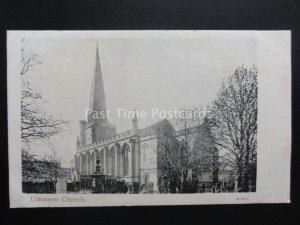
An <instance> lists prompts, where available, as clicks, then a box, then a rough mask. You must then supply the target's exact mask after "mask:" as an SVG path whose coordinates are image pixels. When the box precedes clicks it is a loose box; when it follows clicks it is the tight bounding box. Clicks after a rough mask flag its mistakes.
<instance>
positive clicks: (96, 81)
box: [88, 43, 108, 123]
mask: <svg viewBox="0 0 300 225" xmlns="http://www.w3.org/2000/svg"><path fill="white" fill-rule="evenodd" d="M90 110H91V111H92V114H91V115H90V116H89V118H88V122H92V121H100V122H104V123H107V122H108V120H107V116H106V112H107V110H106V100H105V92H104V85H103V77H102V71H101V65H100V57H99V50H98V43H97V49H96V60H95V67H94V78H93V83H92V91H91V101H90ZM94 112H97V114H98V117H99V119H97V118H95V117H94V118H92V116H93V115H95V113H94ZM102 115H105V118H102V117H103V116H102Z"/></svg>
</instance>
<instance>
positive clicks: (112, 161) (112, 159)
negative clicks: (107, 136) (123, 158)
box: [110, 149, 115, 176]
mask: <svg viewBox="0 0 300 225" xmlns="http://www.w3.org/2000/svg"><path fill="white" fill-rule="evenodd" d="M110 171H111V175H112V176H115V151H114V149H111V150H110Z"/></svg>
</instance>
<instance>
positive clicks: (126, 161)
mask: <svg viewBox="0 0 300 225" xmlns="http://www.w3.org/2000/svg"><path fill="white" fill-rule="evenodd" d="M128 150H129V148H128V146H127V145H126V147H125V148H124V149H123V152H122V153H123V159H124V160H123V162H124V163H123V166H124V168H123V171H124V176H126V175H128V171H129V162H128Z"/></svg>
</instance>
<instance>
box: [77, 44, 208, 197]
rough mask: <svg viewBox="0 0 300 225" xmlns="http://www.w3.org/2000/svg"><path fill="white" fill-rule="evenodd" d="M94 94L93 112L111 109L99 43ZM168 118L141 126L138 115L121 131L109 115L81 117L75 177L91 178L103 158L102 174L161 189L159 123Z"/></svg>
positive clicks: (92, 96) (78, 178)
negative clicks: (129, 126)
mask: <svg viewBox="0 0 300 225" xmlns="http://www.w3.org/2000/svg"><path fill="white" fill-rule="evenodd" d="M90 98H91V99H90V110H91V111H92V112H99V114H100V112H106V111H107V108H106V99H105V91H104V84H103V77H102V72H101V65H100V57H99V52H98V47H97V50H96V61H95V68H94V78H93V82H92V91H91V97H90ZM164 122H165V121H161V122H158V123H156V124H153V125H151V126H149V127H146V128H143V129H139V126H138V119H137V117H134V119H133V120H132V127H131V129H130V130H127V131H124V132H122V133H117V132H116V126H115V125H112V124H110V123H109V121H108V118H107V117H106V116H105V117H93V114H90V115H89V116H88V118H87V121H85V120H81V121H80V135H79V136H78V138H77V142H76V146H77V149H76V153H75V158H74V168H73V171H74V173H73V176H74V178H73V180H75V181H82V180H84V179H89V178H90V177H91V175H92V174H93V173H94V172H95V167H96V161H97V159H99V160H100V170H101V173H102V174H104V175H107V176H110V177H115V178H116V180H118V181H125V183H127V184H134V183H138V184H139V187H142V186H145V187H146V186H147V185H149V184H150V186H151V189H152V191H153V192H159V185H158V182H159V175H160V171H159V168H158V160H159V159H158V145H159V144H158V137H157V127H158V126H159V125H160V124H161V123H164ZM207 177H208V178H207V180H208V181H209V180H211V179H212V178H211V175H208V176H207Z"/></svg>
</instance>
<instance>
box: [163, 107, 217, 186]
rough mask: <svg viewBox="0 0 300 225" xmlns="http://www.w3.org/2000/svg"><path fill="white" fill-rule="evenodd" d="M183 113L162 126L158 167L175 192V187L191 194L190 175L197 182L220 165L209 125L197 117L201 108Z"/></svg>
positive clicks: (185, 110) (194, 108)
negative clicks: (200, 176) (205, 172)
mask: <svg viewBox="0 0 300 225" xmlns="http://www.w3.org/2000/svg"><path fill="white" fill-rule="evenodd" d="M180 111H181V112H185V113H184V114H182V115H183V116H179V117H177V118H175V119H174V120H172V121H171V123H169V124H167V125H166V124H165V125H164V126H161V127H160V130H159V131H158V140H159V143H160V145H159V154H158V165H159V169H160V171H161V172H162V174H163V175H164V176H165V177H166V178H167V179H169V186H170V189H173V191H172V190H171V192H174V187H176V188H177V190H178V191H179V192H186V191H189V190H190V188H189V187H187V186H188V185H187V184H188V176H189V175H190V176H192V178H193V179H196V177H197V175H200V174H201V172H204V171H207V172H208V171H210V172H212V173H213V171H214V170H215V169H216V166H217V164H218V159H217V157H216V156H217V149H216V148H215V147H214V145H213V142H212V140H211V138H212V136H211V134H210V131H209V126H207V125H206V122H205V120H203V118H200V117H199V116H195V115H198V112H199V111H201V109H198V108H196V107H193V108H191V109H182V110H180ZM165 186H166V185H165ZM172 187H173V188H172ZM187 189H189V190H187Z"/></svg>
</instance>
